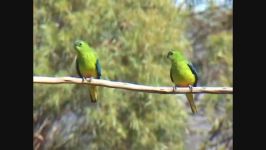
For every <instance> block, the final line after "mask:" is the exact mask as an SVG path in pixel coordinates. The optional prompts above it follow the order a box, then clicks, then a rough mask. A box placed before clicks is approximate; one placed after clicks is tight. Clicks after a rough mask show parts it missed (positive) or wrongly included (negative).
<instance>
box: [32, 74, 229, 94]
mask: <svg viewBox="0 0 266 150" xmlns="http://www.w3.org/2000/svg"><path fill="white" fill-rule="evenodd" d="M33 82H34V83H41V84H90V85H97V86H103V87H109V88H117V89H125V90H132V91H139V92H146V93H160V94H184V93H210V94H232V93H233V88H232V87H193V89H192V92H191V91H190V89H189V88H188V87H177V88H176V90H175V91H173V86H168V87H167V86H164V87H157V86H146V85H139V84H132V83H125V82H117V81H109V80H102V79H91V80H90V81H89V79H88V81H84V82H82V79H81V78H75V77H40V76H34V77H33Z"/></svg>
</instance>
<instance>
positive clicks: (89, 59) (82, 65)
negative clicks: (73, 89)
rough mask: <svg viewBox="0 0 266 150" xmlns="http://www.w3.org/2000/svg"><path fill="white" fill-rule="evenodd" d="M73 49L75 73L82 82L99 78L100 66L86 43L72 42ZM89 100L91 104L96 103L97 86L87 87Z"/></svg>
mask: <svg viewBox="0 0 266 150" xmlns="http://www.w3.org/2000/svg"><path fill="white" fill-rule="evenodd" d="M74 49H75V51H76V53H77V59H76V71H77V73H78V75H79V77H81V78H82V82H83V81H84V80H86V78H90V79H92V78H97V79H100V78H101V65H100V62H99V59H98V57H97V55H96V53H95V52H94V50H93V49H92V48H91V47H90V46H89V44H88V43H86V42H84V41H82V40H76V41H75V42H74ZM89 93H90V99H91V102H92V103H96V101H97V86H93V85H89Z"/></svg>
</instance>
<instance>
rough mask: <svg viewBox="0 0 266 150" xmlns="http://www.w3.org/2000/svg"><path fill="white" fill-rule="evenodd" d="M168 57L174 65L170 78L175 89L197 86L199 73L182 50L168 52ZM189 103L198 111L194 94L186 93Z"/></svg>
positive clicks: (194, 111) (192, 108)
mask: <svg viewBox="0 0 266 150" xmlns="http://www.w3.org/2000/svg"><path fill="white" fill-rule="evenodd" d="M167 58H169V59H170V60H171V63H172V66H171V69H170V78H171V80H172V82H173V83H174V84H175V87H174V89H175V88H176V87H177V86H179V87H189V88H190V89H191V90H192V86H197V82H198V74H197V72H196V70H195V68H194V67H193V65H192V63H190V62H189V61H188V60H187V59H186V58H185V57H184V56H183V55H182V53H181V52H180V51H177V50H174V51H170V52H168V54H167ZM186 97H187V99H188V102H189V105H190V107H191V110H192V112H193V114H195V113H196V112H197V107H196V105H195V103H194V100H193V94H191V93H189V94H186Z"/></svg>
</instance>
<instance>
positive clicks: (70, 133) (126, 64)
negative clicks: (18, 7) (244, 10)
mask: <svg viewBox="0 0 266 150" xmlns="http://www.w3.org/2000/svg"><path fill="white" fill-rule="evenodd" d="M223 11H225V12H226V13H225V14H226V15H221V16H219V17H216V16H213V19H212V21H211V22H212V23H214V27H213V26H211V27H209V26H208V25H209V24H210V21H209V22H206V21H205V20H206V18H210V15H212V14H222V13H214V12H218V11H217V10H216V9H210V12H209V13H208V14H207V15H206V16H204V15H201V14H198V15H197V14H193V13H192V12H191V11H178V9H177V7H176V6H175V5H174V4H173V1H171V0H147V1H142V0H98V1H94V0H76V1H67V0H57V1H54V0H46V1H40V0H34V26H33V30H34V34H33V41H34V45H33V47H34V54H33V60H34V62H33V63H34V66H33V68H34V75H36V76H77V74H76V70H75V55H76V54H75V51H74V49H73V42H74V41H75V40H76V39H82V40H85V41H87V42H88V43H89V44H90V45H91V47H93V48H94V49H95V51H96V52H97V54H98V55H99V58H100V63H101V66H102V71H103V72H102V74H103V76H102V78H103V79H108V80H115V81H124V82H131V83H136V84H145V85H154V86H172V83H171V80H170V77H169V69H170V62H169V61H168V60H167V59H166V55H167V52H168V51H169V50H170V49H179V50H182V51H183V52H184V53H185V54H186V55H187V57H188V58H190V59H191V61H192V62H193V63H194V64H195V65H196V67H197V70H198V72H199V73H200V84H201V85H203V86H232V32H231V29H232V27H231V26H230V21H231V20H230V12H231V10H223ZM228 12H229V15H228ZM221 18H222V19H221ZM228 18H229V19H228ZM226 19H227V20H226ZM225 23H227V24H228V25H227V26H226V25H224V24H225ZM201 28H205V29H206V30H207V31H204V30H201ZM212 29H213V30H212ZM199 31H200V32H199ZM202 32H203V33H202ZM191 35H193V36H191ZM33 86H34V91H33V96H34V106H33V108H34V111H33V119H34V122H33V125H34V133H35V135H34V139H35V142H34V143H35V144H36V143H38V144H39V145H38V146H37V144H36V145H35V148H36V149H39V148H40V149H155V150H156V149H187V148H186V146H185V141H186V139H185V137H186V132H185V131H186V130H187V129H189V130H190V129H191V127H190V125H189V122H188V118H189V117H190V108H189V106H186V105H185V104H187V102H186V99H185V97H184V96H183V95H177V96H174V95H163V94H162V95H160V94H147V93H141V92H133V91H125V90H118V89H111V88H103V87H100V88H99V89H100V91H99V96H100V97H99V102H98V103H97V104H91V103H90V100H89V93H88V89H87V87H86V86H84V85H67V84H64V85H41V84H34V85H33ZM197 100H198V101H197V105H198V107H199V109H200V111H201V112H202V113H203V116H207V118H208V120H209V122H210V124H211V125H212V124H213V122H214V120H215V119H217V116H218V115H220V116H222V117H224V118H225V119H222V120H223V121H224V122H226V123H225V124H228V125H227V126H225V127H227V128H229V129H230V128H232V95H208V94H206V95H203V96H202V95H197ZM192 120H193V118H192ZM47 122H48V123H47ZM218 129H219V130H220V129H223V128H218ZM206 132H208V131H206ZM221 133H223V131H221ZM230 134H232V131H231V132H229V133H227V135H230ZM222 136H223V135H222ZM37 137H38V138H37ZM39 137H41V138H39ZM206 140H207V141H209V140H208V139H206ZM205 143H206V142H205ZM216 143H217V142H216Z"/></svg>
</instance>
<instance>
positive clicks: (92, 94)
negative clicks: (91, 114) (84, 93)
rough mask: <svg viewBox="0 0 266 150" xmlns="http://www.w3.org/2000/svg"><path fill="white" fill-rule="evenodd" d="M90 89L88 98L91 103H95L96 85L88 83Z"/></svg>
mask: <svg viewBox="0 0 266 150" xmlns="http://www.w3.org/2000/svg"><path fill="white" fill-rule="evenodd" d="M89 90H90V98H91V102H92V103H96V101H97V86H92V85H89Z"/></svg>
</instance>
